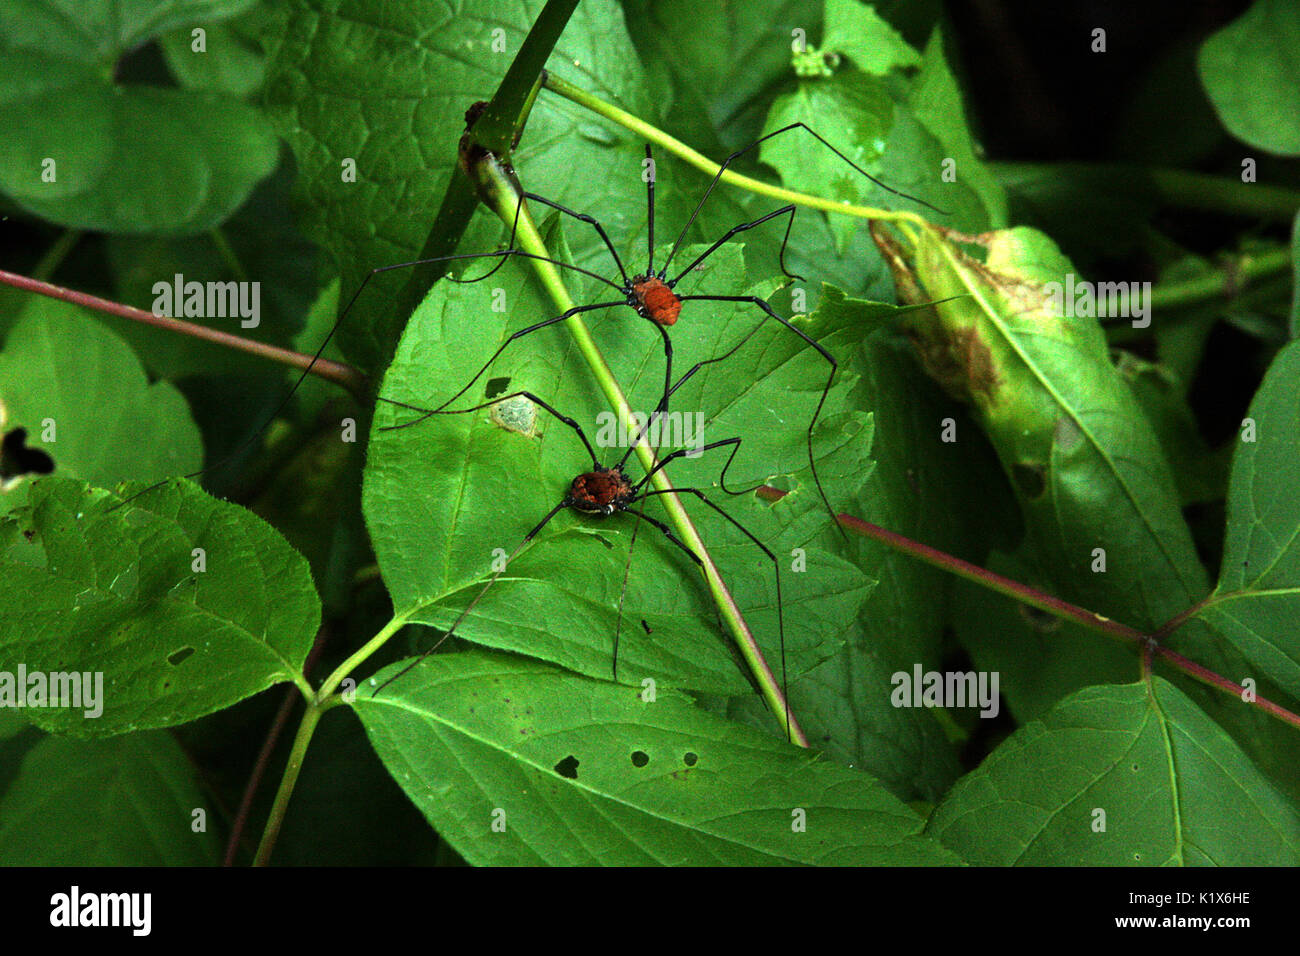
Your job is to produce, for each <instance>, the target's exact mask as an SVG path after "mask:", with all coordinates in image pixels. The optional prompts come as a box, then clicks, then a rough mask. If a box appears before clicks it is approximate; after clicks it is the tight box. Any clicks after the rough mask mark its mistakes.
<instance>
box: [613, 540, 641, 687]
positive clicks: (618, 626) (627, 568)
mask: <svg viewBox="0 0 1300 956" xmlns="http://www.w3.org/2000/svg"><path fill="white" fill-rule="evenodd" d="M640 528H641V516H640V515H638V516H637V520H636V521H635V522H633V524H632V537H631V538H630V539H629V540H628V543H627V563H626V564H625V565H623V586H622V587H621V588H619V589H618V614H616V615H615V616H614V658H613V660H612V661H611V663H610V668H611V671H612V673H613V677H614V683H616V684H617V683H618V638H619V635H620V634H621V633H622V632H623V598H625V597H626V596H627V579H628V577H629V575H631V573H632V552H633V549H635V548H636V533H637V531H639V530H640ZM642 623H644V622H642Z"/></svg>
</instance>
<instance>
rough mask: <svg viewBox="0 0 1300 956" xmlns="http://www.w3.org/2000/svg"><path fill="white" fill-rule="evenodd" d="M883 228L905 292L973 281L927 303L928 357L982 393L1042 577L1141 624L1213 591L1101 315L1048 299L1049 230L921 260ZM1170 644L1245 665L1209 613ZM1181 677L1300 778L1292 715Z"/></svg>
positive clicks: (924, 345) (1054, 268)
mask: <svg viewBox="0 0 1300 956" xmlns="http://www.w3.org/2000/svg"><path fill="white" fill-rule="evenodd" d="M877 238H878V241H880V242H881V244H882V248H884V249H886V250H887V252H888V254H889V255H890V256H891V260H892V262H893V265H894V267H895V276H896V279H897V281H898V282H899V284H900V292H901V294H902V295H903V296H904V298H905V299H907V300H908V301H924V300H929V299H934V298H942V297H946V296H952V295H959V294H967V293H969V296H968V297H966V298H961V299H956V300H954V301H952V302H948V303H945V304H943V305H940V306H938V307H937V308H936V309H934V310H932V313H931V314H927V313H925V312H918V313H916V314H915V315H916V317H917V320H916V321H915V322H914V323H913V329H914V334H915V335H916V336H917V339H918V341H919V348H920V354H921V356H922V360H923V361H924V362H925V364H926V366H927V369H928V370H929V371H930V373H931V374H932V375H933V376H935V377H936V378H937V379H938V380H939V381H940V382H941V384H943V385H944V386H945V387H946V388H947V389H949V390H950V391H951V392H953V393H954V394H955V395H959V396H962V397H964V398H965V400H967V401H969V402H971V403H972V405H973V406H974V408H975V412H976V415H977V418H978V420H979V424H980V426H981V428H982V429H983V430H984V432H985V433H986V434H987V435H988V437H989V439H990V440H991V441H992V443H993V446H994V448H995V449H996V450H997V453H998V457H999V459H1000V460H1001V463H1002V467H1003V470H1004V471H1005V472H1006V474H1007V476H1008V478H1009V479H1010V480H1011V483H1012V486H1013V487H1014V488H1015V490H1016V496H1017V498H1018V500H1019V502H1020V506H1021V509H1022V512H1023V513H1024V515H1025V522H1026V526H1027V529H1028V531H1029V535H1030V541H1031V542H1032V543H1033V546H1034V550H1033V552H1032V553H1033V554H1035V555H1036V556H1037V557H1036V558H1035V559H1034V560H1035V564H1036V569H1037V571H1038V574H1039V575H1040V580H1042V581H1044V582H1045V585H1046V588H1045V589H1046V590H1047V591H1048V592H1049V593H1051V594H1054V595H1056V596H1058V597H1062V598H1064V599H1066V600H1068V601H1071V602H1073V603H1075V604H1078V605H1080V606H1082V607H1084V608H1087V609H1088V610H1090V611H1094V612H1096V613H1100V614H1104V615H1106V616H1108V617H1111V618H1113V619H1116V620H1120V621H1123V622H1124V623H1126V624H1129V625H1131V626H1134V627H1138V628H1141V629H1144V630H1154V629H1155V628H1157V627H1159V626H1160V625H1162V624H1164V623H1165V622H1167V621H1169V620H1171V619H1172V618H1174V617H1175V616H1176V615H1178V614H1181V613H1183V612H1184V611H1186V610H1188V609H1189V608H1190V607H1191V606H1192V605H1193V604H1194V603H1195V602H1196V601H1197V600H1199V599H1200V598H1201V597H1203V596H1204V595H1205V593H1206V591H1207V590H1208V584H1207V582H1206V581H1205V573H1204V570H1203V568H1202V567H1201V565H1200V562H1199V559H1198V557H1197V555H1196V552H1195V549H1194V547H1193V545H1192V540H1191V534H1190V532H1189V531H1188V528H1187V525H1186V523H1185V521H1184V520H1183V517H1182V514H1181V511H1180V509H1179V507H1178V495H1177V490H1176V486H1175V485H1174V482H1173V479H1172V477H1171V475H1170V473H1169V469H1168V466H1167V464H1166V463H1165V460H1164V456H1163V452H1162V450H1161V448H1160V445H1159V443H1158V441H1157V440H1156V438H1155V435H1154V433H1153V432H1152V430H1151V427H1150V425H1149V424H1148V422H1147V420H1146V418H1145V416H1144V415H1143V413H1142V410H1141V408H1140V407H1139V406H1138V404H1137V401H1136V399H1135V398H1134V397H1133V393H1132V392H1131V390H1130V389H1129V388H1128V386H1127V385H1126V384H1125V383H1124V381H1123V379H1122V378H1121V377H1120V375H1119V374H1118V372H1117V370H1116V369H1115V367H1114V366H1113V365H1112V364H1111V360H1110V357H1109V351H1108V348H1107V346H1106V342H1105V339H1104V336H1103V335H1102V332H1101V329H1100V326H1099V325H1098V323H1097V321H1096V319H1095V318H1090V317H1089V316H1088V315H1087V314H1086V312H1083V309H1077V310H1071V311H1074V313H1075V314H1073V315H1067V314H1064V311H1065V310H1064V309H1063V308H1062V307H1061V303H1055V304H1053V302H1052V299H1051V298H1050V297H1049V291H1051V290H1049V287H1048V285H1047V283H1049V282H1057V283H1062V285H1063V286H1064V283H1065V281H1066V277H1067V276H1069V275H1072V274H1073V269H1072V267H1071V266H1070V264H1069V263H1068V262H1067V261H1066V260H1065V259H1064V258H1063V257H1061V255H1060V253H1059V252H1058V251H1057V250H1056V247H1055V246H1054V245H1053V244H1052V243H1051V240H1050V239H1048V238H1047V237H1046V236H1043V235H1042V234H1041V233H1036V232H1034V231H1033V230H1026V229H1014V230H1009V231H1005V232H1000V233H995V234H993V235H992V236H990V237H988V238H986V239H985V240H984V241H985V242H986V243H987V244H988V258H987V261H986V262H985V263H980V262H978V261H977V260H976V259H974V258H973V257H970V256H967V255H966V254H965V253H963V252H961V251H960V250H959V249H957V248H956V247H955V246H954V245H950V244H949V243H947V242H945V241H944V239H943V238H942V236H941V234H940V233H939V232H938V231H936V230H924V231H922V232H921V233H920V236H919V240H918V246H917V248H916V250H915V251H914V254H915V255H916V260H917V266H916V268H915V270H913V267H912V266H911V265H909V264H908V258H909V251H908V250H905V249H903V248H902V247H901V246H898V245H896V244H891V242H890V241H889V240H888V239H887V238H885V237H883V236H882V235H881V234H880V233H877ZM918 276H919V277H920V280H921V281H920V284H919V285H918ZM1055 291H1057V292H1063V291H1064V289H1063V287H1062V288H1058V289H1057V290H1055ZM1062 297H1064V296H1062ZM1076 304H1077V303H1076ZM1080 313H1083V314H1080ZM934 314H937V317H935V316H934ZM957 440H958V442H960V441H961V436H960V434H958V436H957ZM1103 560H1104V562H1105V564H1104V567H1105V570H1104V571H1103V570H1102V567H1103V564H1102V561H1103ZM1007 638H1008V639H1010V640H1014V637H1013V636H1012V635H1007ZM1166 643H1167V645H1168V646H1169V647H1170V648H1171V649H1172V650H1175V651H1177V652H1178V653H1180V654H1183V655H1185V656H1187V657H1189V658H1191V659H1192V660H1194V661H1196V662H1197V663H1198V664H1200V665H1201V666H1203V667H1207V668H1209V669H1210V670H1211V671H1214V672H1216V673H1218V674H1222V675H1225V676H1228V677H1229V678H1231V677H1233V676H1234V675H1237V676H1239V677H1240V676H1248V674H1244V673H1243V672H1245V671H1246V668H1247V665H1246V662H1245V659H1244V658H1243V657H1242V655H1241V654H1240V652H1239V651H1238V650H1237V649H1236V648H1234V647H1233V646H1232V645H1231V644H1230V643H1229V642H1227V641H1226V640H1224V639H1222V638H1220V637H1218V636H1217V635H1215V634H1214V633H1213V632H1212V631H1210V629H1209V628H1207V627H1205V626H1204V625H1203V624H1202V623H1201V622H1199V621H1196V620H1193V621H1190V622H1188V623H1187V624H1186V625H1184V626H1183V627H1181V628H1179V629H1178V630H1177V631H1175V632H1174V633H1173V634H1171V635H1170V636H1169V637H1168V638H1167V639H1166ZM1063 663H1066V664H1067V666H1069V667H1070V669H1071V670H1074V668H1073V665H1069V664H1068V662H1066V661H1063ZM1068 679H1069V680H1073V679H1074V677H1073V676H1071V677H1069V678H1068ZM1184 686H1185V688H1186V692H1187V693H1188V695H1189V696H1191V697H1192V699H1193V700H1195V701H1196V702H1197V705H1198V706H1200V707H1201V708H1202V709H1203V710H1205V711H1206V713H1208V714H1209V715H1210V716H1211V717H1212V719H1214V720H1215V721H1217V722H1218V723H1219V724H1220V725H1221V726H1224V727H1226V728H1228V729H1229V730H1230V731H1231V732H1232V734H1233V736H1234V737H1235V739H1236V740H1237V742H1238V743H1239V744H1240V745H1241V746H1242V747H1243V748H1244V749H1246V751H1247V752H1248V753H1250V754H1251V757H1252V758H1253V759H1255V760H1256V761H1258V762H1259V765H1260V767H1261V769H1264V770H1265V772H1267V773H1268V774H1269V775H1270V777H1272V778H1273V779H1274V780H1275V781H1277V782H1279V783H1281V784H1282V785H1283V786H1284V787H1286V788H1288V789H1290V787H1292V786H1294V774H1292V773H1290V772H1289V771H1288V769H1287V763H1288V761H1289V760H1290V759H1291V757H1290V755H1291V754H1293V753H1295V752H1296V751H1297V750H1300V739H1297V738H1296V736H1295V735H1294V733H1292V732H1290V729H1289V728H1286V727H1284V726H1282V725H1280V724H1278V722H1277V721H1274V720H1272V719H1270V718H1268V717H1267V716H1266V715H1264V714H1263V713H1262V712H1261V711H1259V710H1258V709H1256V708H1247V707H1241V706H1238V705H1237V704H1236V702H1235V701H1231V700H1227V701H1225V700H1223V699H1221V698H1220V697H1219V695H1216V694H1213V693H1211V692H1210V691H1208V690H1206V689H1205V688H1202V687H1198V686H1195V685H1194V684H1193V683H1192V682H1191V681H1190V680H1187V681H1185V682H1184ZM1269 692H1270V693H1271V691H1269Z"/></svg>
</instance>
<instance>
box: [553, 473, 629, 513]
mask: <svg viewBox="0 0 1300 956" xmlns="http://www.w3.org/2000/svg"><path fill="white" fill-rule="evenodd" d="M634 494H635V492H634V491H633V489H632V483H631V482H630V481H629V480H628V477H627V475H625V474H623V471H622V469H620V468H599V469H597V470H596V471H588V472H585V473H583V474H581V475H579V476H578V477H577V478H574V479H573V484H571V485H570V486H569V499H570V500H571V501H572V503H573V507H574V508H575V509H577V510H578V511H581V512H582V513H583V514H593V515H612V514H613V513H614V512H615V511H622V510H623V509H624V508H625V507H626V506H627V504H628V503H629V502H630V501H631V500H632V498H633V496H634Z"/></svg>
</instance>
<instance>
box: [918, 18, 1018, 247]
mask: <svg viewBox="0 0 1300 956" xmlns="http://www.w3.org/2000/svg"><path fill="white" fill-rule="evenodd" d="M911 103H912V109H913V110H915V112H916V118H917V119H918V120H919V121H920V122H921V125H923V126H924V127H925V128H926V129H927V130H929V131H930V132H931V133H932V134H933V135H934V137H935V138H936V139H937V140H938V141H939V143H940V144H941V146H942V148H943V152H944V155H943V157H942V159H941V160H940V162H941V164H945V163H948V162H949V161H951V166H952V171H953V173H954V174H955V175H956V176H957V178H958V180H960V181H961V182H962V183H965V184H966V185H967V186H969V187H970V188H971V189H972V190H974V192H975V193H976V195H977V196H978V197H979V202H980V205H982V206H983V207H984V213H985V218H984V219H983V220H982V224H983V225H982V228H991V229H999V228H1002V227H1004V226H1005V225H1006V224H1007V194H1006V190H1005V189H1003V188H1002V185H1001V184H1000V183H999V182H998V180H997V179H996V178H995V177H994V176H993V174H992V172H990V171H989V168H988V166H986V165H985V164H984V162H983V161H982V160H981V159H980V158H979V155H978V144H977V143H976V141H975V137H974V134H973V133H972V132H971V130H970V127H969V126H968V125H967V122H966V107H965V103H964V101H963V98H962V93H961V88H960V87H959V86H958V85H957V78H956V77H955V76H953V73H952V69H951V67H949V66H948V61H947V59H946V58H945V57H944V54H943V36H942V34H941V33H940V31H939V30H937V29H936V30H935V31H934V33H933V34H931V36H930V42H929V43H927V44H926V45H925V59H924V61H923V62H922V63H921V73H920V75H919V76H918V77H917V78H916V88H915V90H914V91H913V93H912V100H911ZM940 168H941V169H942V168H943V165H941V166H940ZM952 201H953V200H952V198H950V197H944V199H943V201H942V203H940V205H943V206H944V207H945V208H947V209H952V208H953V207H952V205H950V204H951V203H952ZM938 218H939V219H940V221H943V222H945V224H947V220H946V219H944V218H943V217H938Z"/></svg>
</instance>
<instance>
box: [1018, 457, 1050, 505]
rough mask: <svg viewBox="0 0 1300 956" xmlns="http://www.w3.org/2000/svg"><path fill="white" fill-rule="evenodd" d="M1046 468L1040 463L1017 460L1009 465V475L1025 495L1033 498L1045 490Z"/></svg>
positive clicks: (1039, 495)
mask: <svg viewBox="0 0 1300 956" xmlns="http://www.w3.org/2000/svg"><path fill="white" fill-rule="evenodd" d="M1046 476H1047V470H1046V469H1045V468H1043V466H1042V465H1031V464H1024V463H1022V462H1017V463H1016V464H1014V465H1012V466H1011V477H1012V478H1013V479H1014V480H1015V483H1016V487H1018V488H1019V489H1020V490H1021V491H1022V492H1024V494H1025V497H1026V498H1029V499H1030V500H1033V499H1034V498H1039V497H1041V496H1042V494H1043V492H1044V491H1046V490H1047V477H1046Z"/></svg>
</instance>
